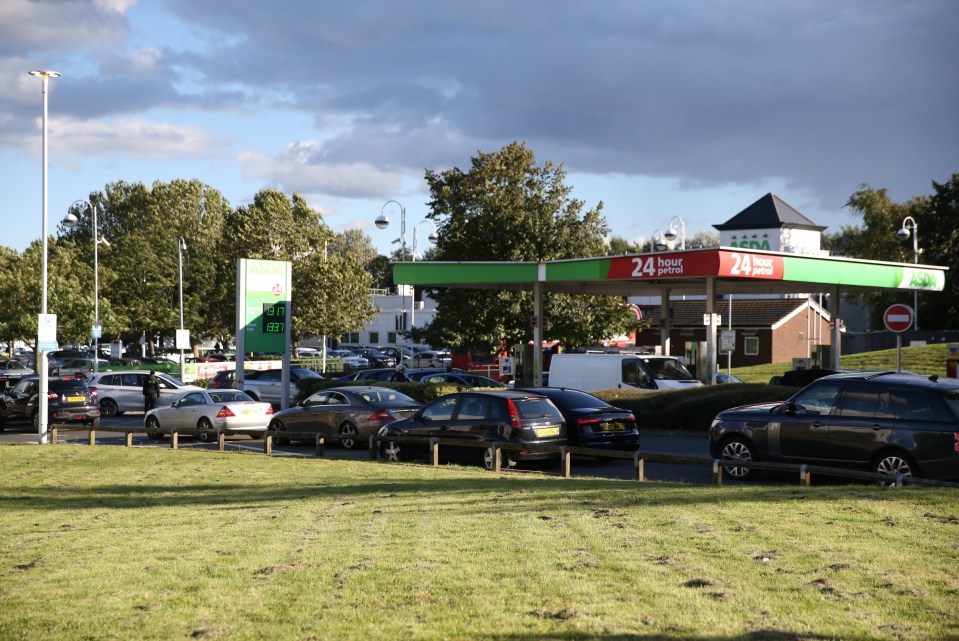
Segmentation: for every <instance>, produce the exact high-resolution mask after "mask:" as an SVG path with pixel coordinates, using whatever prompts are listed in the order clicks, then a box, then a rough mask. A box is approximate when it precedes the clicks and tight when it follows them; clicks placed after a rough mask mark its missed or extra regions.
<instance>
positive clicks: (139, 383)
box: [88, 369, 203, 416]
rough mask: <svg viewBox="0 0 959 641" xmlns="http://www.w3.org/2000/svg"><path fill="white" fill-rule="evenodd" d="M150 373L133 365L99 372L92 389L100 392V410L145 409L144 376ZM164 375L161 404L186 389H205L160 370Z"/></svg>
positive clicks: (109, 412)
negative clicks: (127, 368)
mask: <svg viewBox="0 0 959 641" xmlns="http://www.w3.org/2000/svg"><path fill="white" fill-rule="evenodd" d="M149 375H150V370H148V369H131V370H126V371H121V372H98V373H97V374H95V375H92V376H91V377H90V380H89V381H88V382H89V384H90V389H91V390H93V391H94V392H96V393H97V397H98V398H99V400H100V411H101V412H102V413H103V415H104V416H119V415H120V414H123V413H124V412H142V411H143V379H145V378H146V377H147V376H149ZM157 378H158V379H160V398H158V399H157V402H156V404H157V406H162V405H169V404H170V403H172V402H173V400H174V399H175V398H177V397H179V396H180V395H181V394H183V393H184V392H195V391H197V390H202V389H203V388H202V387H197V386H196V385H187V384H186V383H184V382H182V381H179V380H177V379H175V378H173V377H172V376H170V375H169V374H163V373H162V372H157Z"/></svg>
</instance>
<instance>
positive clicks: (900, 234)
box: [896, 227, 912, 241]
mask: <svg viewBox="0 0 959 641" xmlns="http://www.w3.org/2000/svg"><path fill="white" fill-rule="evenodd" d="M911 237H912V232H911V231H909V230H908V229H906V228H905V227H903V228H902V229H900V230H899V231H897V232H896V238H898V239H899V240H903V241H905V240H909V239H910V238H911Z"/></svg>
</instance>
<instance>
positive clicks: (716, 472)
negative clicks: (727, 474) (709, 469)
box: [713, 459, 723, 485]
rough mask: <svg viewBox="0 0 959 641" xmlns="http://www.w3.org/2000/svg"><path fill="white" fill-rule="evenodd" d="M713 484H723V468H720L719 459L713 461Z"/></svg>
mask: <svg viewBox="0 0 959 641" xmlns="http://www.w3.org/2000/svg"><path fill="white" fill-rule="evenodd" d="M713 483H715V484H716V485H722V484H723V468H722V467H720V466H719V459H714V460H713Z"/></svg>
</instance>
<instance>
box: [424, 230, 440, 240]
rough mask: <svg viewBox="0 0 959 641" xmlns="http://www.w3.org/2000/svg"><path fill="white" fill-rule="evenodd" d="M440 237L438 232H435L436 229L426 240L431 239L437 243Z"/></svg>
mask: <svg viewBox="0 0 959 641" xmlns="http://www.w3.org/2000/svg"><path fill="white" fill-rule="evenodd" d="M439 239H440V237H439V236H437V235H436V232H435V231H434V232H433V233H432V234H430V235H429V236H427V237H426V240H428V241H430V242H431V243H435V242H436V241H438V240H439Z"/></svg>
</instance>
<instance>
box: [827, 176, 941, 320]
mask: <svg viewBox="0 0 959 641" xmlns="http://www.w3.org/2000/svg"><path fill="white" fill-rule="evenodd" d="M932 187H933V190H934V192H935V193H934V194H933V195H932V196H916V197H914V198H911V199H909V200H907V201H906V202H904V203H895V202H893V201H892V200H891V199H890V198H889V194H888V192H887V190H885V189H873V188H871V187H869V186H868V185H862V186H861V187H860V189H859V191H857V192H855V193H854V194H853V195H852V196H850V198H849V201H848V202H847V203H846V206H847V207H850V208H852V209H853V210H854V211H855V212H856V213H857V214H858V215H860V216H861V217H862V220H863V225H862V226H844V227H843V228H842V233H841V234H840V235H839V236H832V237H827V242H826V243H824V245H825V246H826V247H827V248H828V249H830V250H831V251H833V252H834V253H839V254H845V255H848V256H853V257H857V258H864V259H869V260H887V261H893V262H901V263H912V262H913V260H914V257H913V251H912V249H913V245H912V241H911V240H908V241H906V242H901V241H900V240H899V239H898V238H897V237H896V231H898V230H899V229H901V228H902V225H903V221H904V220H905V218H906V217H907V216H911V217H912V218H913V219H914V220H915V221H916V223H917V225H918V228H919V245H920V249H921V251H922V256H921V257H920V262H921V263H925V264H931V265H941V266H945V267H949V268H950V271H949V275H950V276H949V277H947V278H946V283H945V289H944V291H943V292H941V293H928V294H925V293H922V292H920V293H919V296H918V301H919V309H918V310H916V311H917V313H918V316H919V318H920V320H921V322H922V327H923V328H926V329H932V328H935V329H945V328H951V327H954V326H955V318H956V315H957V313H959V299H957V297H959V280H957V279H956V278H955V276H954V274H955V273H956V270H957V269H959V174H953V175H952V177H951V178H950V180H949V181H947V182H946V183H943V184H939V183H936V182H933V183H932ZM909 293H911V292H907V291H906V290H903V291H899V292H881V293H872V294H862V295H859V296H858V298H860V299H862V300H863V301H864V302H865V303H866V304H867V305H868V306H869V308H870V315H871V318H872V321H873V324H874V325H876V324H878V323H879V322H880V320H879V319H881V318H882V313H883V311H884V310H885V309H886V308H887V307H888V306H889V305H891V304H893V303H908V304H909V305H912V296H911V295H909V296H907V295H906V294H909Z"/></svg>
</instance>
